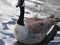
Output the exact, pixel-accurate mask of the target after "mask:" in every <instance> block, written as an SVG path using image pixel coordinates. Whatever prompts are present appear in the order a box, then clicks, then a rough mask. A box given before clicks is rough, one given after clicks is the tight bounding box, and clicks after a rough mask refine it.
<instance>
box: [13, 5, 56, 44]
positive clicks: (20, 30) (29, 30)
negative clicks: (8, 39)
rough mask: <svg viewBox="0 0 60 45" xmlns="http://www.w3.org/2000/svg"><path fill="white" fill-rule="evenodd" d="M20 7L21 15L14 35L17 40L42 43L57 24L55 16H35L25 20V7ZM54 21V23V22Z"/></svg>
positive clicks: (25, 42)
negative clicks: (41, 17)
mask: <svg viewBox="0 0 60 45" xmlns="http://www.w3.org/2000/svg"><path fill="white" fill-rule="evenodd" d="M19 7H20V16H19V19H18V21H17V24H16V26H15V30H14V35H15V37H16V39H17V41H19V42H21V43H23V44H36V43H40V42H41V41H42V40H43V39H44V38H45V36H46V35H48V34H47V32H50V31H49V29H50V28H51V26H52V25H54V24H55V22H54V21H56V20H55V19H54V16H53V17H52V18H51V16H47V17H46V18H44V19H40V16H35V17H34V16H33V18H28V17H27V18H25V20H24V7H25V6H19ZM52 22H53V23H52Z"/></svg>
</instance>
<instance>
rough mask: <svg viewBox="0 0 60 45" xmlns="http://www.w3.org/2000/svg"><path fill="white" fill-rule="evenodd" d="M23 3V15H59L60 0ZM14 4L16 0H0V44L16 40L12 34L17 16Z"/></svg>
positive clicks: (30, 16) (29, 0)
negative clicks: (24, 6) (24, 5)
mask: <svg viewBox="0 0 60 45" xmlns="http://www.w3.org/2000/svg"><path fill="white" fill-rule="evenodd" d="M54 1H55V3H53V2H54ZM32 2H33V3H32ZM25 3H26V10H25V17H29V18H32V17H34V16H36V15H37V17H38V18H46V17H48V15H51V14H54V15H55V16H56V17H60V10H59V9H60V0H52V1H51V0H47V1H46V0H41V1H40V0H38V1H37V0H27V1H25ZM16 4H17V0H0V45H14V44H15V42H16V41H17V40H16V38H15V37H14V35H13V33H14V27H15V24H16V21H17V19H18V16H19V8H16V7H15V6H16ZM36 4H38V5H36ZM41 10H42V11H41ZM40 11H41V12H40ZM46 15H47V16H46ZM58 25H60V23H59V24H58ZM58 33H59V34H60V32H58ZM59 39H60V37H59ZM59 41H60V40H59Z"/></svg>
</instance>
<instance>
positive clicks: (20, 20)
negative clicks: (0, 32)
mask: <svg viewBox="0 0 60 45" xmlns="http://www.w3.org/2000/svg"><path fill="white" fill-rule="evenodd" d="M17 24H19V25H22V26H24V6H22V7H20V16H19V19H18V21H17Z"/></svg>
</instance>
